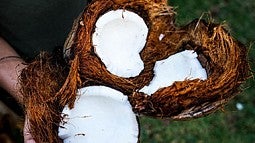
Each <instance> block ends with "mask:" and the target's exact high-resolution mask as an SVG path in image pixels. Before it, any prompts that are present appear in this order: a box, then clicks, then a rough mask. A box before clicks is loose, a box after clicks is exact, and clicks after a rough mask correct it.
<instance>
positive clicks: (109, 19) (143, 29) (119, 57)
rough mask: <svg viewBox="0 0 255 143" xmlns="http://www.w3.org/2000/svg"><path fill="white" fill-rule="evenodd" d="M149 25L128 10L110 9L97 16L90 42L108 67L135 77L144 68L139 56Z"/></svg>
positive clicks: (125, 75)
mask: <svg viewBox="0 0 255 143" xmlns="http://www.w3.org/2000/svg"><path fill="white" fill-rule="evenodd" d="M147 34H148V27H147V25H146V24H145V22H144V20H143V18H141V17H140V16H139V15H137V14H136V13H134V12H131V11H128V10H123V9H119V10H112V11H109V12H107V13H105V14H104V15H102V16H101V17H99V18H98V20H97V22H96V28H95V32H94V33H93V35H92V42H93V46H94V48H95V52H96V53H97V55H98V56H99V57H100V59H101V61H102V62H103V63H104V64H105V66H106V68H107V70H108V71H109V72H111V73H112V74H114V75H117V76H120V77H125V78H128V77H134V76H137V75H139V73H140V72H141V71H142V70H143V69H144V63H143V61H142V59H141V57H140V55H139V53H140V51H141V50H142V49H143V48H144V46H145V43H146V39H147Z"/></svg>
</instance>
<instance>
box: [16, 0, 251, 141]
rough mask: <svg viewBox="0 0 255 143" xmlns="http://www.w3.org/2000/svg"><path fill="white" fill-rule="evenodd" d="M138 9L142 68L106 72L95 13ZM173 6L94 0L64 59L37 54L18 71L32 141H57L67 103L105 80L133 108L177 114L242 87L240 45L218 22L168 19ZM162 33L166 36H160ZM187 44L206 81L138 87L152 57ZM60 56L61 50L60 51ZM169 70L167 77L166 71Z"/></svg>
mask: <svg viewBox="0 0 255 143" xmlns="http://www.w3.org/2000/svg"><path fill="white" fill-rule="evenodd" d="M116 9H124V10H130V11H133V12H135V13H137V14H139V15H140V16H141V17H142V18H143V19H144V20H145V23H146V24H147V26H148V28H149V33H148V37H147V42H146V45H145V47H144V49H143V50H142V51H141V53H140V56H141V58H142V60H143V62H144V69H143V71H142V72H141V73H140V74H139V75H138V76H135V77H130V78H123V77H119V76H116V75H113V74H111V73H110V72H109V71H107V69H106V66H105V65H104V64H103V62H102V61H101V59H100V58H99V56H98V55H97V54H96V53H95V50H94V47H93V44H92V38H91V37H92V34H93V32H94V29H95V23H96V21H97V19H98V18H99V17H100V16H101V15H103V14H104V13H106V12H107V11H110V10H116ZM174 15H175V12H174V11H173V9H172V7H170V6H167V2H166V1H164V0H162V1H160V0H94V1H92V3H91V4H90V5H89V6H88V7H87V8H86V9H85V10H84V12H83V13H82V14H81V15H80V17H79V18H78V19H77V20H76V21H75V23H74V27H73V29H72V31H71V33H70V35H69V38H68V39H67V42H66V44H65V48H64V55H65V60H66V61H67V63H65V62H63V61H65V60H63V59H62V58H59V57H58V56H57V57H56V56H49V55H47V54H42V55H41V56H40V57H39V58H38V59H36V60H35V61H34V62H32V63H30V64H29V65H28V67H27V68H26V69H25V70H24V71H23V72H22V75H21V85H22V93H23V95H24V102H25V108H26V115H27V117H28V119H29V121H30V124H31V125H30V131H31V133H32V135H33V137H34V139H35V141H36V142H50V143H55V142H61V140H59V138H58V135H57V131H58V127H59V122H60V121H61V111H62V109H63V107H64V106H65V105H69V107H70V108H72V107H73V105H74V101H75V99H76V96H77V95H76V91H77V89H78V88H81V87H85V86H91V85H104V86H108V87H111V88H114V89H117V90H119V91H121V92H123V93H124V94H125V95H128V96H129V100H130V103H131V104H132V107H133V110H134V111H135V112H136V113H138V114H144V115H149V116H153V117H167V118H172V119H175V120H181V119H187V118H196V117H201V116H204V115H207V114H209V113H211V112H214V111H215V110H217V109H218V108H220V107H222V106H223V105H224V104H225V103H226V102H227V101H229V100H230V99H231V98H233V97H234V96H235V95H236V94H237V93H239V92H240V89H239V86H240V85H241V84H242V83H243V82H244V81H245V80H246V79H247V78H248V75H249V74H248V68H249V66H248V63H247V59H246V57H247V55H246V53H247V51H246V48H245V47H244V46H243V45H242V44H241V43H239V42H238V41H237V40H235V39H234V38H233V37H231V36H230V35H229V33H228V32H227V31H226V30H225V29H224V26H222V25H217V24H213V23H206V22H205V21H200V20H196V21H193V22H191V23H190V24H188V25H187V26H183V27H180V28H178V27H176V26H175V25H174ZM160 34H164V35H165V36H164V38H163V39H162V40H161V41H160V40H159V38H158V37H159V36H160ZM185 49H192V50H194V51H196V52H197V53H198V59H199V61H200V62H201V64H202V66H203V67H204V68H205V69H206V71H207V74H208V79H207V80H204V81H203V80H199V79H195V80H185V81H182V82H175V83H174V84H173V85H171V86H169V87H165V88H161V89H158V90H157V91H156V92H155V93H153V94H152V96H149V95H146V94H144V93H142V92H138V91H139V89H141V88H142V87H144V86H146V85H148V84H149V83H150V81H151V80H152V78H153V76H154V73H153V68H154V65H155V63H156V61H158V60H162V59H165V58H167V57H169V56H171V55H173V54H176V53H178V52H181V51H183V50H185ZM60 55H61V54H60ZM169 76H172V75H169Z"/></svg>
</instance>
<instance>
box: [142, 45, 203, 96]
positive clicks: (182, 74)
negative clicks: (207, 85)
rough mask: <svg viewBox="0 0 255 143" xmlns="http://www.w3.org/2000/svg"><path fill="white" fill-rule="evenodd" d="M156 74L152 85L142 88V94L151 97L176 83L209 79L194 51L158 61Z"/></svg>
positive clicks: (186, 51) (155, 68)
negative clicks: (159, 90)
mask: <svg viewBox="0 0 255 143" xmlns="http://www.w3.org/2000/svg"><path fill="white" fill-rule="evenodd" d="M154 74H155V75H154V78H153V79H152V81H151V82H150V84H149V85H148V86H145V87H144V88H142V89H141V90H140V92H144V93H146V94H148V95H151V94H153V93H154V92H156V91H157V90H158V89H160V88H163V87H167V86H171V85H172V84H173V83H174V82H175V81H184V80H192V79H197V78H198V79H201V80H205V79H207V73H206V70H205V69H204V68H203V67H202V66H201V63H200V62H199V60H198V59H197V53H196V52H195V51H194V50H185V51H183V52H180V53H177V54H175V55H172V56H170V57H168V58H167V59H164V60H161V61H157V62H156V64H155V67H154Z"/></svg>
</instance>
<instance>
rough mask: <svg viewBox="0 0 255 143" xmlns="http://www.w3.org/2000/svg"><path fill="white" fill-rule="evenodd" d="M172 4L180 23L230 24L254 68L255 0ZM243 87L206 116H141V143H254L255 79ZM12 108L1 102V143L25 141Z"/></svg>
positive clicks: (184, 0)
mask: <svg viewBox="0 0 255 143" xmlns="http://www.w3.org/2000/svg"><path fill="white" fill-rule="evenodd" d="M169 4H170V5H171V6H173V7H174V9H175V11H176V12H177V15H176V25H177V26H181V25H186V24H187V23H189V22H191V21H192V20H193V19H195V18H200V17H203V18H204V19H207V20H208V19H210V20H214V22H217V23H224V24H227V25H228V26H229V29H228V30H229V31H230V33H231V34H232V35H233V36H234V37H235V38H236V39H238V40H240V41H241V42H242V43H244V44H245V45H246V46H247V48H248V49H249V60H250V64H251V69H252V70H253V71H255V46H254V44H255V0H241V1H240V0H210V1H209V0H207V1H206V0H170V1H169ZM241 88H242V89H243V92H242V93H241V94H239V95H237V96H236V97H235V98H234V99H233V100H232V101H231V102H229V103H228V104H227V105H226V107H225V108H223V109H222V110H220V111H217V112H216V113H214V114H211V115H209V116H207V117H203V118H199V119H193V120H188V121H169V120H159V119H153V118H148V117H142V118H140V126H141V132H140V134H141V143H255V81H254V78H251V79H249V80H248V81H247V82H246V83H245V84H244V85H243V86H242V87H241ZM0 101H1V100H0ZM9 103H12V102H9ZM9 107H11V105H10V106H8V107H7V106H5V105H4V104H2V102H0V143H22V142H23V140H22V136H21V135H22V134H21V129H22V122H23V121H22V118H20V115H21V114H20V115H19V114H16V113H21V112H22V111H17V109H12V108H11V109H9ZM15 110H16V111H15ZM13 111H14V112H13ZM15 112H16V113H15Z"/></svg>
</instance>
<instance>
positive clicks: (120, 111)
mask: <svg viewBox="0 0 255 143" xmlns="http://www.w3.org/2000/svg"><path fill="white" fill-rule="evenodd" d="M78 94H79V95H78V96H79V98H77V99H76V101H75V104H74V108H72V109H70V108H69V107H68V106H66V107H65V108H64V110H63V112H62V116H63V121H62V122H61V124H60V127H59V134H58V135H59V137H60V138H61V139H63V141H64V143H70V142H72V143H108V142H111V143H135V142H138V136H139V126H138V122H137V117H136V115H135V114H134V112H133V111H132V107H131V105H130V103H129V101H128V100H127V96H125V95H124V94H122V93H121V92H119V91H117V90H114V89H111V88H109V87H105V86H90V87H85V88H82V89H80V90H79V91H78Z"/></svg>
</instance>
